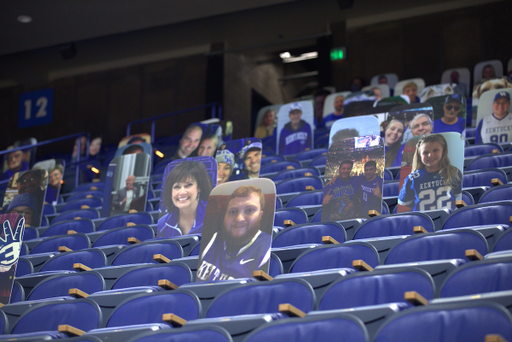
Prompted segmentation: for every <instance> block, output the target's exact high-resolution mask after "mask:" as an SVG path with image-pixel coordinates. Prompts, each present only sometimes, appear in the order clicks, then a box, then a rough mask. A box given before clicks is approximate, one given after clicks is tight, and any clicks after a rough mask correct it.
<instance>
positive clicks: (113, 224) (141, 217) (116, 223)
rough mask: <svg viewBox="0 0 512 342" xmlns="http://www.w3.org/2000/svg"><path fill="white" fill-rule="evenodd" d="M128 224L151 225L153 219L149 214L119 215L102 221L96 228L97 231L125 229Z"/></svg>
mask: <svg viewBox="0 0 512 342" xmlns="http://www.w3.org/2000/svg"><path fill="white" fill-rule="evenodd" d="M128 222H133V223H135V224H153V218H152V217H151V215H150V214H148V213H145V212H140V213H132V214H120V215H116V216H112V217H109V218H108V219H106V220H105V221H103V222H102V223H101V224H100V226H99V227H98V228H97V231H103V230H109V229H112V228H120V227H126V225H127V224H128Z"/></svg>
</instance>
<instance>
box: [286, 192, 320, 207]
mask: <svg viewBox="0 0 512 342" xmlns="http://www.w3.org/2000/svg"><path fill="white" fill-rule="evenodd" d="M323 195H324V191H323V190H318V191H306V192H301V193H300V194H297V195H295V196H293V197H292V198H290V200H289V201H288V203H287V204H286V207H288V208H291V207H300V206H303V205H321V204H322V198H323Z"/></svg>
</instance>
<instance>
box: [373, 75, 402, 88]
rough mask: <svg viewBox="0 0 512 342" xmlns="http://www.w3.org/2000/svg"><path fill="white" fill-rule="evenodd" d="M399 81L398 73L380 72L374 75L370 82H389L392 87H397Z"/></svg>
mask: <svg viewBox="0 0 512 342" xmlns="http://www.w3.org/2000/svg"><path fill="white" fill-rule="evenodd" d="M397 83H398V75H397V74H394V73H387V74H379V75H375V76H373V77H372V79H371V81H370V84H371V85H376V84H387V85H388V86H389V88H390V89H395V85H396V84H397Z"/></svg>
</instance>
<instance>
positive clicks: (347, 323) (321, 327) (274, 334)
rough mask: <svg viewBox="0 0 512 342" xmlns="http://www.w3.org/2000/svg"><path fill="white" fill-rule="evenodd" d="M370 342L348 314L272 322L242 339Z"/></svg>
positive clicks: (250, 340)
mask: <svg viewBox="0 0 512 342" xmlns="http://www.w3.org/2000/svg"><path fill="white" fill-rule="evenodd" d="M338 339H342V340H344V341H353V342H366V341H369V338H368V332H367V330H366V327H365V325H364V324H363V322H362V321H361V320H360V319H359V318H357V317H354V316H352V315H350V314H349V313H338V312H336V313H334V312H329V313H320V312H319V313H315V315H312V316H311V315H308V316H306V317H304V318H290V319H286V320H280V321H276V322H271V323H268V324H265V325H263V326H261V327H260V328H258V329H256V330H254V331H253V332H251V334H249V335H248V336H247V338H246V339H244V341H245V342H256V341H288V342H315V341H335V340H338Z"/></svg>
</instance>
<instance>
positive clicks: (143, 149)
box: [114, 142, 153, 157]
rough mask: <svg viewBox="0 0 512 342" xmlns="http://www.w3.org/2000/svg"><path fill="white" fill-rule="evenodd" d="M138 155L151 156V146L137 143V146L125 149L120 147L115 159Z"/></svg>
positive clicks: (127, 146)
mask: <svg viewBox="0 0 512 342" xmlns="http://www.w3.org/2000/svg"><path fill="white" fill-rule="evenodd" d="M137 153H146V154H147V155H149V156H151V154H152V153H153V151H152V148H151V144H148V143H145V142H143V143H136V144H129V145H125V146H123V147H120V148H118V149H117V151H116V154H115V155H114V156H115V157H120V156H124V155H127V154H137Z"/></svg>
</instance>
